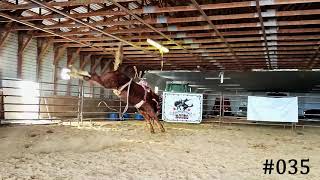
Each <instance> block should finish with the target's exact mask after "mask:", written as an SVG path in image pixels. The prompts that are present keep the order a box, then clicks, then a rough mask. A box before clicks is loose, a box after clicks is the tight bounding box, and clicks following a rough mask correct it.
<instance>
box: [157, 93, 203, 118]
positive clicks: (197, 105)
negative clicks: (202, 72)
mask: <svg viewBox="0 0 320 180" xmlns="http://www.w3.org/2000/svg"><path fill="white" fill-rule="evenodd" d="M202 101H203V96H202V94H191V93H171V92H164V94H163V104H162V110H163V113H162V119H163V120H164V121H167V122H184V123H200V122H201V120H202Z"/></svg>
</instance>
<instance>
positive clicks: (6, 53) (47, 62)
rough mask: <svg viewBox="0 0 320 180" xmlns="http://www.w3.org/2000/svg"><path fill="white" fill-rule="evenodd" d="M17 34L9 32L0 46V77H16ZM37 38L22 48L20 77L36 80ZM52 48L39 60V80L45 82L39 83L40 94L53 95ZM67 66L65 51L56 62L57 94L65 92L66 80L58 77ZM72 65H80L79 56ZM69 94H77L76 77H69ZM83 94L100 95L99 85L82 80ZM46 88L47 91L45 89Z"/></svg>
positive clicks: (89, 65) (87, 67) (64, 93)
mask: <svg viewBox="0 0 320 180" xmlns="http://www.w3.org/2000/svg"><path fill="white" fill-rule="evenodd" d="M17 54H18V34H17V33H10V34H9V37H8V38H7V39H6V41H5V43H4V45H3V46H2V48H0V78H1V79H4V78H17V63H18V55H17ZM37 54H38V52H37V39H32V40H31V41H30V42H29V44H28V46H27V47H26V48H25V50H24V54H23V62H22V79H24V80H30V81H37V79H36V66H37ZM53 61H54V49H53V45H50V46H49V47H48V50H47V51H46V53H45V54H44V57H43V61H42V62H41V67H40V73H39V74H40V81H41V82H46V83H41V84H40V86H41V88H42V89H45V90H44V91H42V92H41V94H42V95H45V96H47V95H53V91H52V90H53V89H54V87H53V84H50V83H53V82H54V68H55V67H54V65H53ZM66 66H67V53H66V52H65V54H64V55H63V57H62V58H61V60H60V61H59V64H58V71H57V78H58V80H57V83H58V85H57V95H66V94H67V84H68V81H67V80H62V79H61V78H60V72H61V69H62V68H63V67H66ZM73 66H74V67H75V68H79V67H80V58H79V57H77V58H76V59H75V60H74V64H73ZM90 68H91V64H87V66H86V67H85V70H86V71H90ZM96 71H97V73H100V67H98V68H97V70H96ZM70 81H71V85H72V86H71V88H70V91H71V95H72V96H78V85H79V80H78V79H71V80H70ZM84 86H86V87H85V89H84V91H85V95H86V96H87V97H91V96H92V93H94V97H97V98H99V97H100V87H99V86H94V87H95V88H93V86H90V84H89V83H88V82H84ZM46 90H48V91H46Z"/></svg>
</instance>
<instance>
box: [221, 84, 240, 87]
mask: <svg viewBox="0 0 320 180" xmlns="http://www.w3.org/2000/svg"><path fill="white" fill-rule="evenodd" d="M219 86H221V87H238V86H240V84H220V85H219Z"/></svg>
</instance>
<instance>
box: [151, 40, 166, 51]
mask: <svg viewBox="0 0 320 180" xmlns="http://www.w3.org/2000/svg"><path fill="white" fill-rule="evenodd" d="M147 42H148V43H149V44H150V45H152V46H153V47H155V48H157V49H158V50H159V51H160V52H161V53H168V52H169V49H168V48H166V47H164V46H162V45H161V44H159V43H157V42H156V41H154V40H152V39H147Z"/></svg>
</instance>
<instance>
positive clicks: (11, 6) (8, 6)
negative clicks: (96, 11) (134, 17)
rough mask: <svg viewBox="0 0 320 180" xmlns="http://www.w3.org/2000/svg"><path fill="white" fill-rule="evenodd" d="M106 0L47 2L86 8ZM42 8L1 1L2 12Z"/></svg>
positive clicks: (32, 4)
mask: <svg viewBox="0 0 320 180" xmlns="http://www.w3.org/2000/svg"><path fill="white" fill-rule="evenodd" d="M117 1H118V2H133V1H135V0H117ZM105 2H106V1H105V0H72V1H65V2H54V1H52V2H45V3H44V4H45V5H46V6H50V7H54V6H58V7H69V6H85V5H89V4H97V3H105ZM40 7H41V6H40V5H38V4H34V3H32V2H30V3H27V4H18V5H15V4H6V3H3V2H1V1H0V11H4V10H18V9H32V8H40Z"/></svg>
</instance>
